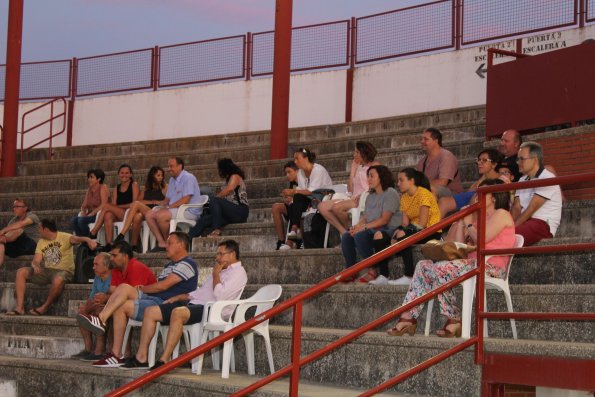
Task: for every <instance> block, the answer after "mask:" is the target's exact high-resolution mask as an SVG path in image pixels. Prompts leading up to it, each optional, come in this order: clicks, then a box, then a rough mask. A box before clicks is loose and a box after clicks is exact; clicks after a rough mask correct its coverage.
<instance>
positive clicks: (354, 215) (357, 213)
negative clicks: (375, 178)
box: [349, 190, 370, 226]
mask: <svg viewBox="0 0 595 397" xmlns="http://www.w3.org/2000/svg"><path fill="white" fill-rule="evenodd" d="M369 194H370V192H369V191H367V190H366V191H365V192H363V193H362V194H360V196H359V204H358V206H357V207H355V208H352V209H350V210H349V215H350V216H351V226H355V225H357V224H358V222H359V218H360V217H361V216H362V214H363V213H364V211H365V210H366V200H367V199H368V195H369Z"/></svg>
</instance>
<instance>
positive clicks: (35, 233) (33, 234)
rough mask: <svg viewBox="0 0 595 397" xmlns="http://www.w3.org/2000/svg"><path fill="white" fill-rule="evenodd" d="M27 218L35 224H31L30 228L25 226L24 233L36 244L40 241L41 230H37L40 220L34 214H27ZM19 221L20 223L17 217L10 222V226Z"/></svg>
mask: <svg viewBox="0 0 595 397" xmlns="http://www.w3.org/2000/svg"><path fill="white" fill-rule="evenodd" d="M25 218H29V219H31V222H33V223H31V224H30V225H28V226H25V230H24V233H25V234H26V235H27V237H29V238H30V239H31V240H34V241H35V242H37V241H38V240H39V229H38V228H37V225H39V218H38V217H37V215H35V214H34V213H33V212H27V214H26V215H25ZM18 221H19V219H18V218H17V217H16V216H15V217H13V218H12V219H11V220H10V222H8V224H9V225H11V224H13V223H16V222H18Z"/></svg>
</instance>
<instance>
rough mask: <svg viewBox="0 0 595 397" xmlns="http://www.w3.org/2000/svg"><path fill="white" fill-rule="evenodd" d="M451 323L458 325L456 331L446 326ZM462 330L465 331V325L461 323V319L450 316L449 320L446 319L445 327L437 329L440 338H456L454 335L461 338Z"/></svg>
mask: <svg viewBox="0 0 595 397" xmlns="http://www.w3.org/2000/svg"><path fill="white" fill-rule="evenodd" d="M449 325H457V327H455V329H454V331H452V330H449V329H447V328H446V327H448V326H449ZM462 331H463V327H462V325H461V320H460V319H455V318H449V319H448V320H446V324H444V328H442V329H439V330H438V331H436V335H438V336H439V337H440V338H454V337H457V338H460V337H461V333H462Z"/></svg>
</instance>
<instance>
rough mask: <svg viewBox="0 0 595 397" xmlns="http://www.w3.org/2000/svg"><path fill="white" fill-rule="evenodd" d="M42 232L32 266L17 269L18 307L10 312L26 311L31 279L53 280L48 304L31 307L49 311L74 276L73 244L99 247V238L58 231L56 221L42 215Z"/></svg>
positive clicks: (37, 311) (35, 312)
mask: <svg viewBox="0 0 595 397" xmlns="http://www.w3.org/2000/svg"><path fill="white" fill-rule="evenodd" d="M39 236H40V239H39V241H38V242H37V247H36V248H35V255H34V256H33V261H32V262H31V267H22V268H20V269H19V270H17V276H16V280H15V295H16V301H17V303H16V308H15V309H14V310H13V311H9V312H7V313H6V314H8V315H17V314H25V290H26V288H27V280H29V281H30V282H32V283H33V284H38V285H46V284H51V287H50V292H49V293H48V297H47V299H46V300H45V302H44V304H43V305H41V306H39V307H38V308H36V309H31V310H30V311H29V314H32V315H34V316H39V315H43V314H45V313H46V312H47V311H48V310H49V308H50V306H51V305H52V304H53V303H54V302H55V301H56V299H58V298H59V297H60V295H62V290H63V289H64V284H66V283H67V282H70V281H72V279H73V277H74V254H73V250H72V246H73V244H80V243H87V244H88V245H89V247H90V248H91V249H95V248H97V242H95V241H93V240H91V239H90V238H88V237H77V236H73V235H71V234H68V233H63V232H59V231H58V227H57V226H56V222H54V221H52V220H49V219H42V220H41V222H40V223H39Z"/></svg>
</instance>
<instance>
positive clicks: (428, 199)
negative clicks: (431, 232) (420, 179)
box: [401, 187, 440, 227]
mask: <svg viewBox="0 0 595 397" xmlns="http://www.w3.org/2000/svg"><path fill="white" fill-rule="evenodd" d="M423 206H425V207H428V208H429V209H430V216H429V218H428V224H427V225H426V226H425V227H429V226H432V225H434V224H436V223H438V222H440V209H439V208H438V203H437V202H436V198H435V197H434V195H433V194H432V192H430V191H429V190H428V189H426V188H424V187H418V188H417V191H416V192H415V194H414V195H413V196H410V195H409V194H408V193H404V194H403V195H402V196H401V212H402V213H404V214H405V215H407V218H409V221H410V222H411V223H414V224H416V225H418V226H420V225H419V210H420V208H421V207H423Z"/></svg>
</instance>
